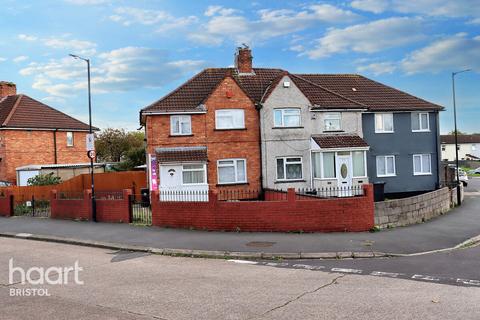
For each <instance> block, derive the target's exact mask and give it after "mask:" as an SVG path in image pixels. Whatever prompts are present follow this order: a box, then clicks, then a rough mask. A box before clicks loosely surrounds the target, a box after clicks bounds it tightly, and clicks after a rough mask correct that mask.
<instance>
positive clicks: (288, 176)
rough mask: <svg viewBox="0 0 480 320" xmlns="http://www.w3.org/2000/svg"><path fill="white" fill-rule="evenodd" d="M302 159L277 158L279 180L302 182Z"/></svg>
mask: <svg viewBox="0 0 480 320" xmlns="http://www.w3.org/2000/svg"><path fill="white" fill-rule="evenodd" d="M302 178H303V169H302V157H282V158H277V180H280V181H281V180H301V179H302Z"/></svg>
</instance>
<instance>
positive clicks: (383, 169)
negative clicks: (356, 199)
mask: <svg viewBox="0 0 480 320" xmlns="http://www.w3.org/2000/svg"><path fill="white" fill-rule="evenodd" d="M395 175H396V171H395V156H390V155H389V156H377V177H392V176H395Z"/></svg>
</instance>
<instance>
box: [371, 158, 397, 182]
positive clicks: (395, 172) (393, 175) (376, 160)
mask: <svg viewBox="0 0 480 320" xmlns="http://www.w3.org/2000/svg"><path fill="white" fill-rule="evenodd" d="M378 158H384V159H385V162H384V163H385V174H379V173H378ZM387 158H393V173H388V172H387ZM375 167H376V169H377V170H376V171H377V177H395V176H396V175H397V163H396V161H395V156H394V155H382V156H376V158H375Z"/></svg>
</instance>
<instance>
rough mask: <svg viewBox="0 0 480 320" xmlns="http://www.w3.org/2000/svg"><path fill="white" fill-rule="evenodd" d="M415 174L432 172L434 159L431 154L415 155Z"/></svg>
mask: <svg viewBox="0 0 480 320" xmlns="http://www.w3.org/2000/svg"><path fill="white" fill-rule="evenodd" d="M413 174H414V175H416V176H420V175H430V174H432V159H431V156H430V155H429V154H414V155H413Z"/></svg>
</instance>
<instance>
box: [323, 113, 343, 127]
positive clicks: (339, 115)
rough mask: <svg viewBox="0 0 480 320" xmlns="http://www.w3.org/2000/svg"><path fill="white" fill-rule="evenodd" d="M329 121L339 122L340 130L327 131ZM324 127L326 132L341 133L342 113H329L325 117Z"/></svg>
mask: <svg viewBox="0 0 480 320" xmlns="http://www.w3.org/2000/svg"><path fill="white" fill-rule="evenodd" d="M327 120H338V129H333V130H329V129H327V123H326V122H327ZM323 126H324V128H325V130H324V131H326V132H329V131H341V130H342V113H341V112H327V113H325V115H324V117H323Z"/></svg>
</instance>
